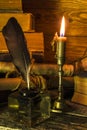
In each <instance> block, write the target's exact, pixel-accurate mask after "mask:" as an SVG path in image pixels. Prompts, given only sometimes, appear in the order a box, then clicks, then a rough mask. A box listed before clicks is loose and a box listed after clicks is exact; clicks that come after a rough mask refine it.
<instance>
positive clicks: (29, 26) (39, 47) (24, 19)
mask: <svg viewBox="0 0 87 130" xmlns="http://www.w3.org/2000/svg"><path fill="white" fill-rule="evenodd" d="M11 17H15V18H16V19H17V21H18V22H19V24H20V25H21V27H22V30H23V32H24V35H25V38H26V40H27V47H28V50H29V52H30V55H31V58H32V57H33V58H35V59H36V61H38V62H42V61H43V56H44V37H43V32H36V31H35V24H34V23H35V20H34V16H33V14H31V13H23V10H22V0H15V1H14V0H4V1H3V0H0V61H4V60H7V57H8V56H7V54H8V53H9V52H8V49H7V46H6V43H5V40H4V37H3V35H2V28H3V27H4V25H5V24H6V23H7V21H8V19H9V18H11Z"/></svg>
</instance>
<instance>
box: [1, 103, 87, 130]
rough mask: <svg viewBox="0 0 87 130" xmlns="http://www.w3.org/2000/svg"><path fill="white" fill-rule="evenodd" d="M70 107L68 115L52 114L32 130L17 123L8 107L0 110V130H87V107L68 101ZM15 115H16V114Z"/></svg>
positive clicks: (2, 107)
mask: <svg viewBox="0 0 87 130" xmlns="http://www.w3.org/2000/svg"><path fill="white" fill-rule="evenodd" d="M66 103H67V105H68V106H70V109H69V111H68V110H67V112H68V114H66V113H51V116H50V118H49V119H47V120H45V121H44V122H42V123H40V124H39V125H36V126H34V127H32V128H29V127H27V126H26V125H25V124H23V123H21V122H20V121H19V122H16V121H14V120H13V118H12V117H11V116H10V113H9V111H8V108H7V106H1V108H0V130H87V106H82V105H79V104H75V103H72V102H70V101H66ZM14 114H15V113H14Z"/></svg>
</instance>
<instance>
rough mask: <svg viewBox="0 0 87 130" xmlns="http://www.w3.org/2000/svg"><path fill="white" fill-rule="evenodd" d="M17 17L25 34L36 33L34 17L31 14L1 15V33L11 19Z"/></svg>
mask: <svg viewBox="0 0 87 130" xmlns="http://www.w3.org/2000/svg"><path fill="white" fill-rule="evenodd" d="M11 17H15V18H16V19H17V21H18V22H19V24H20V25H21V27H22V30H23V31H24V32H34V31H35V26H34V16H33V15H32V14H31V13H0V18H1V19H0V31H2V28H3V26H5V25H6V23H7V21H8V19H9V18H11Z"/></svg>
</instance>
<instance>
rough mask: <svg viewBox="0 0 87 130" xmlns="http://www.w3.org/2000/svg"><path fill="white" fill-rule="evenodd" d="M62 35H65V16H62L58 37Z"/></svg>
mask: <svg viewBox="0 0 87 130" xmlns="http://www.w3.org/2000/svg"><path fill="white" fill-rule="evenodd" d="M64 35H65V18H64V16H63V18H62V22H61V28H60V37H63V36H64Z"/></svg>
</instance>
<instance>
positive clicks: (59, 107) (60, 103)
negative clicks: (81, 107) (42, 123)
mask: <svg viewBox="0 0 87 130" xmlns="http://www.w3.org/2000/svg"><path fill="white" fill-rule="evenodd" d="M67 108H68V106H67V105H66V103H65V100H58V99H57V100H55V101H54V104H53V108H52V109H51V112H56V113H63V112H66V111H67Z"/></svg>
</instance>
